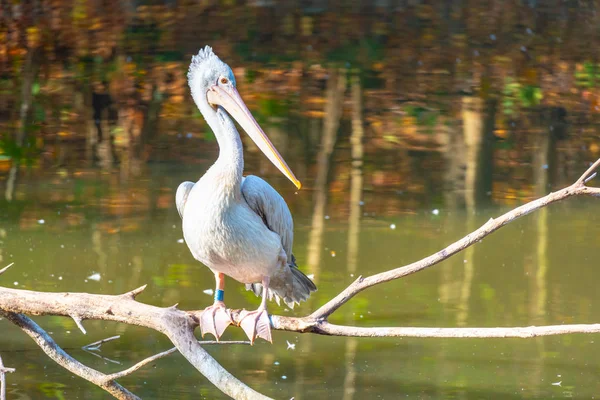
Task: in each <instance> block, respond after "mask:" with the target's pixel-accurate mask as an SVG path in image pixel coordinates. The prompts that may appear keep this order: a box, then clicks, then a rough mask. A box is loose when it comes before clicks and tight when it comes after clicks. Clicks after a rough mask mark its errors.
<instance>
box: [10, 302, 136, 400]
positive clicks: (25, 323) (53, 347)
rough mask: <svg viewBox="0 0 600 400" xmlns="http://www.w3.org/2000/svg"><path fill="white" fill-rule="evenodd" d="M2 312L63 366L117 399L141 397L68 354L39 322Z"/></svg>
mask: <svg viewBox="0 0 600 400" xmlns="http://www.w3.org/2000/svg"><path fill="white" fill-rule="evenodd" d="M0 314H1V315H4V316H5V317H6V319H8V320H9V321H10V322H12V323H13V324H15V325H17V326H18V327H19V328H21V330H22V331H23V332H25V333H26V334H27V335H29V337H31V338H32V339H33V341H34V342H35V343H36V344H37V345H38V346H40V348H41V349H42V350H43V351H44V353H46V355H47V356H48V357H50V358H51V359H53V360H54V361H55V362H56V363H57V364H59V365H60V366H61V367H63V368H65V369H67V370H68V371H70V372H72V373H74V374H75V375H77V376H80V377H82V378H83V379H85V380H88V381H90V382H92V383H94V384H95V385H97V386H99V387H101V388H102V389H104V390H106V391H107V392H108V393H110V394H112V395H113V396H114V397H116V398H117V399H125V400H139V399H140V398H139V397H138V396H136V395H135V394H133V393H131V392H130V391H129V390H127V389H125V388H124V387H123V386H121V385H119V384H118V383H117V382H114V381H105V380H104V377H106V375H104V374H103V373H102V372H98V371H96V370H95V369H93V368H90V367H88V366H86V365H83V364H82V363H80V362H79V361H77V360H76V359H74V358H73V357H71V356H70V355H68V354H67V353H66V352H65V351H64V350H63V349H61V348H60V346H59V345H58V344H56V342H55V341H54V340H53V339H52V338H51V337H50V335H48V334H47V333H46V331H44V330H43V329H42V328H40V326H39V325H38V324H36V323H35V322H34V321H33V320H32V319H31V318H29V317H26V316H25V315H22V314H17V313H13V312H8V311H4V310H0Z"/></svg>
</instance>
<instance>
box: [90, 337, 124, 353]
mask: <svg viewBox="0 0 600 400" xmlns="http://www.w3.org/2000/svg"><path fill="white" fill-rule="evenodd" d="M120 337H121V335H117V336H111V337H109V338H106V339H102V340H98V341H97V342H93V343H90V344H86V345H85V346H83V347H82V349H83V350H99V349H100V346H102V345H103V344H104V343H106V342H110V341H112V340H117V339H119V338H120Z"/></svg>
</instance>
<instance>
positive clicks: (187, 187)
mask: <svg viewBox="0 0 600 400" xmlns="http://www.w3.org/2000/svg"><path fill="white" fill-rule="evenodd" d="M193 187H194V182H189V181H188V182H183V183H182V184H181V185H179V187H178V188H177V193H175V205H176V206H177V212H178V213H179V216H180V217H181V218H182V219H183V210H184V209H185V203H187V198H188V195H189V194H190V192H191V191H192V188H193Z"/></svg>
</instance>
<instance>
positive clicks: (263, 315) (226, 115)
mask: <svg viewBox="0 0 600 400" xmlns="http://www.w3.org/2000/svg"><path fill="white" fill-rule="evenodd" d="M188 84H189V86H190V90H191V93H192V97H193V99H194V102H195V103H196V105H197V106H198V109H199V110H200V112H201V113H202V115H203V116H204V119H205V120H206V122H207V123H208V125H209V126H210V127H211V129H212V130H213V132H214V134H215V136H216V138H217V142H218V144H219V157H218V158H217V161H216V162H215V163H214V164H213V165H212V166H211V167H210V168H209V169H208V171H206V173H205V174H204V175H203V176H202V177H201V178H200V180H199V181H198V182H196V183H193V182H183V183H182V184H180V185H179V187H178V188H177V193H176V196H175V203H176V206H177V210H178V212H179V216H180V217H181V219H182V227H183V237H184V239H185V242H186V243H187V246H188V248H189V249H190V252H191V253H192V255H193V256H194V258H195V259H196V260H198V261H200V262H201V263H203V264H204V265H206V266H207V267H208V268H210V270H211V271H212V272H213V273H214V275H215V282H216V290H215V297H214V303H213V304H212V305H211V306H209V307H207V308H206V309H205V310H204V311H203V312H202V314H201V315H200V330H201V333H202V336H204V335H205V334H206V333H211V334H213V335H214V336H215V337H216V338H217V339H219V338H220V337H221V335H222V334H223V332H224V331H225V329H226V328H227V327H228V326H229V325H230V324H231V323H233V320H232V318H231V313H230V311H229V310H228V309H227V308H226V306H225V303H224V294H225V292H224V290H225V275H227V276H230V277H231V278H233V279H235V280H237V281H239V282H241V283H244V284H246V289H247V290H252V291H253V292H254V293H255V294H256V295H257V296H260V295H262V300H261V303H260V306H259V307H258V309H256V310H255V311H246V310H243V311H242V313H241V314H240V326H241V327H242V329H243V330H244V332H246V335H248V338H249V339H250V341H251V342H252V343H254V340H255V339H256V338H259V337H261V338H263V339H265V340H267V341H269V342H272V338H271V327H270V321H269V317H268V313H267V299H269V300H272V299H273V298H274V299H275V300H276V301H277V303H279V302H280V299H282V300H283V301H284V303H286V304H287V305H288V306H290V307H293V306H294V304H295V303H299V302H300V301H304V300H306V299H307V298H308V297H309V296H310V293H311V292H313V291H315V290H317V288H316V286H315V284H314V283H313V282H312V281H311V280H310V279H309V278H308V277H307V276H306V275H305V274H304V273H302V271H300V270H299V269H298V267H297V265H296V261H295V258H294V255H293V254H292V243H293V239H294V231H293V229H294V226H293V225H294V223H293V220H292V215H291V213H290V210H289V208H288V206H287V204H286V203H285V201H284V200H283V198H282V197H281V195H280V194H279V193H277V191H276V190H275V189H273V187H271V185H269V184H268V183H267V182H265V181H264V180H263V179H261V178H259V177H257V176H252V175H250V176H246V177H243V172H244V154H243V148H242V141H241V138H240V135H239V133H238V131H237V129H236V127H235V125H234V123H233V120H232V117H233V118H234V119H235V120H236V121H237V122H238V123H239V125H240V126H241V127H242V128H243V129H244V131H246V133H247V134H248V135H249V136H250V138H252V140H253V141H254V142H255V143H256V144H257V146H258V147H259V148H260V150H261V151H262V152H263V153H264V154H265V155H266V156H267V157H268V158H269V160H270V161H271V162H272V163H273V164H275V166H276V167H277V168H278V169H279V170H280V171H281V172H282V173H283V174H284V175H285V176H286V177H287V178H288V179H289V180H291V181H292V182H293V183H294V184H295V185H296V187H297V188H298V189H300V187H301V184H300V182H299V181H298V179H296V177H295V176H294V174H293V172H292V171H291V170H290V168H289V167H288V165H287V164H286V162H285V161H284V160H283V158H282V157H281V155H280V154H279V153H278V152H277V150H276V149H275V147H274V146H273V144H272V143H271V141H270V140H269V138H268V137H267V135H266V134H265V133H264V132H263V130H262V129H261V128H260V126H259V125H258V123H257V122H256V120H255V119H254V117H252V114H251V113H250V111H249V110H248V108H247V107H246V105H245V104H244V101H243V100H242V98H241V97H240V95H239V93H238V91H237V89H236V82H235V77H234V76H233V72H232V71H231V68H229V66H228V65H227V64H225V63H224V62H223V61H221V60H220V59H219V58H218V57H217V56H216V55H215V54H214V53H213V51H212V49H211V48H210V47H209V46H206V47H205V48H204V49H201V50H200V51H199V52H198V55H196V56H193V57H192V62H191V64H190V68H189V71H188Z"/></svg>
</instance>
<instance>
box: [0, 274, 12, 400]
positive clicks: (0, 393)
mask: <svg viewBox="0 0 600 400" xmlns="http://www.w3.org/2000/svg"><path fill="white" fill-rule="evenodd" d="M9 266H10V265H9ZM7 268H8V267H7ZM12 372H15V369H14V368H6V367H5V366H4V363H3V362H2V357H1V356H0V400H6V374H7V373H12Z"/></svg>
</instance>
